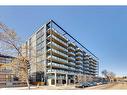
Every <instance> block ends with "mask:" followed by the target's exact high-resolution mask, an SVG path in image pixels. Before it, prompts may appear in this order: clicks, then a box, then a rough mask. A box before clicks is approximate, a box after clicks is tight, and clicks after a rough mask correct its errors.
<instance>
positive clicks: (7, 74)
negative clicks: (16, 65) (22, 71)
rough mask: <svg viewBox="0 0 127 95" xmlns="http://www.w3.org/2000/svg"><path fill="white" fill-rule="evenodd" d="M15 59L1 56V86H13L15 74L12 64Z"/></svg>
mask: <svg viewBox="0 0 127 95" xmlns="http://www.w3.org/2000/svg"><path fill="white" fill-rule="evenodd" d="M13 59H14V57H11V56H7V55H3V54H0V86H1V87H3V86H8V85H10V84H11V81H12V80H13V77H14V76H15V74H14V73H13V70H12V66H11V62H12V60H13Z"/></svg>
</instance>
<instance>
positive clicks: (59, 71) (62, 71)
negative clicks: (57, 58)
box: [48, 69, 68, 74]
mask: <svg viewBox="0 0 127 95" xmlns="http://www.w3.org/2000/svg"><path fill="white" fill-rule="evenodd" d="M48 72H57V73H65V74H66V73H68V71H65V70H57V69H52V70H50V69H49V70H48Z"/></svg>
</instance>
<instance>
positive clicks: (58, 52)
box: [48, 49, 68, 58]
mask: <svg viewBox="0 0 127 95" xmlns="http://www.w3.org/2000/svg"><path fill="white" fill-rule="evenodd" d="M51 50H52V51H53V52H55V53H57V54H60V55H62V56H64V57H66V58H67V57H68V55H66V54H64V53H62V52H60V51H57V50H55V49H48V51H51Z"/></svg>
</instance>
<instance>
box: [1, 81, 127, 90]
mask: <svg viewBox="0 0 127 95" xmlns="http://www.w3.org/2000/svg"><path fill="white" fill-rule="evenodd" d="M1 89H6V90H27V89H28V88H27V87H15V88H1ZM31 90H127V82H123V83H108V84H104V85H98V86H93V87H86V88H75V86H74V85H71V86H57V87H55V86H39V87H37V86H34V87H31Z"/></svg>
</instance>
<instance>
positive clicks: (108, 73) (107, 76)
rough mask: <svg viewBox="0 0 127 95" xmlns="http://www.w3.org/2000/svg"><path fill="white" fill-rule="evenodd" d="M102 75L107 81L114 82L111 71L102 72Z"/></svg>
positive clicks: (113, 74) (113, 75)
mask: <svg viewBox="0 0 127 95" xmlns="http://www.w3.org/2000/svg"><path fill="white" fill-rule="evenodd" d="M101 73H102V75H103V76H104V77H105V78H106V79H108V80H109V81H111V80H114V79H115V73H113V72H111V71H107V70H103V71H102V72H101Z"/></svg>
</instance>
